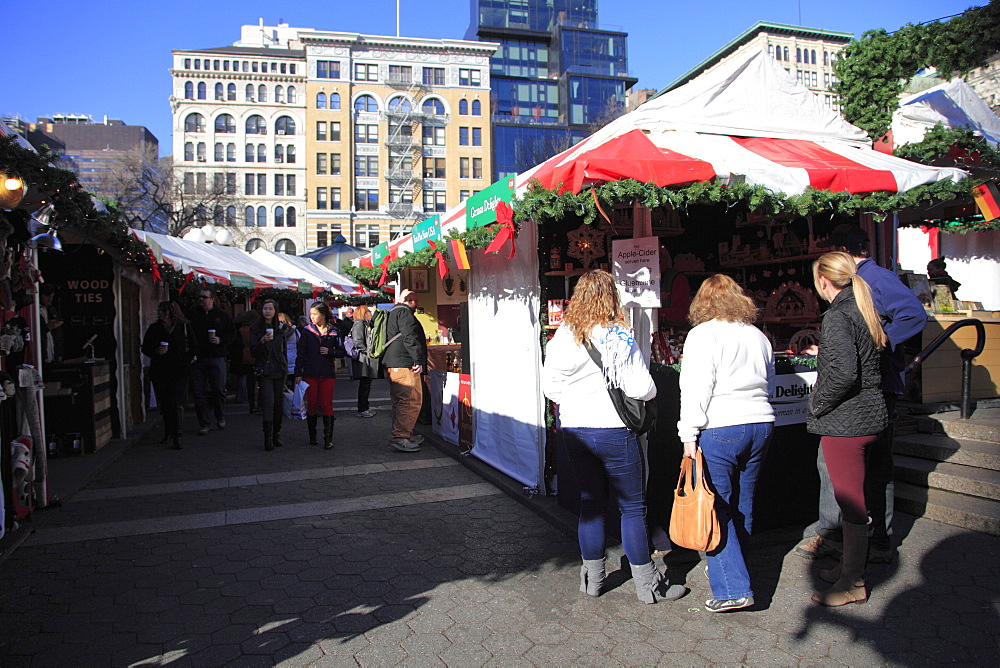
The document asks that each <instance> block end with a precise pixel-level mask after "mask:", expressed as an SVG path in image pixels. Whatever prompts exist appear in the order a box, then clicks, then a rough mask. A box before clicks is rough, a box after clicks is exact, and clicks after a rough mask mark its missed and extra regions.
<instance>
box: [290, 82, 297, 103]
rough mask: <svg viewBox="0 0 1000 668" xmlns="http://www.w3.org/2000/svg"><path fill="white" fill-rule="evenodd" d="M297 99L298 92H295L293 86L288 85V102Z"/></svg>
mask: <svg viewBox="0 0 1000 668" xmlns="http://www.w3.org/2000/svg"><path fill="white" fill-rule="evenodd" d="M297 99H298V94H297V93H296V92H295V86H289V87H288V104H295V102H296V100H297Z"/></svg>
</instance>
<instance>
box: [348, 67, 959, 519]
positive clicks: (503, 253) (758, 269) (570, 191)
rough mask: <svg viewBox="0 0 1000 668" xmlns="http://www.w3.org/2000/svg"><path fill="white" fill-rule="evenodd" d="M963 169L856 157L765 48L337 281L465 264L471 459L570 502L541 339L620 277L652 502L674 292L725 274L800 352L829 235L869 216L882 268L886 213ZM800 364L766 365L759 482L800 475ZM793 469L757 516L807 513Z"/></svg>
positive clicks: (667, 483) (668, 467)
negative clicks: (648, 430)
mask: <svg viewBox="0 0 1000 668" xmlns="http://www.w3.org/2000/svg"><path fill="white" fill-rule="evenodd" d="M965 177H966V174H965V172H963V171H962V170H958V169H947V168H944V169H942V168H934V167H928V166H924V165H920V164H916V163H912V162H908V161H905V160H901V159H898V158H895V157H893V156H890V155H886V154H883V153H877V152H875V151H873V150H872V149H871V143H870V142H869V141H868V139H867V137H866V136H865V135H864V133H863V132H862V131H861V130H859V129H858V128H856V127H854V126H851V125H849V124H848V123H846V122H845V121H843V119H842V118H840V116H839V115H837V114H836V113H834V112H832V111H830V110H829V109H827V108H825V107H824V106H823V105H822V103H821V101H819V100H818V99H817V98H816V97H815V96H814V95H813V94H812V93H811V92H809V91H808V90H807V89H806V88H804V87H803V86H801V85H800V84H798V83H797V82H796V81H795V80H794V79H793V78H792V77H790V76H789V74H788V73H787V72H786V71H785V70H784V69H782V68H781V67H780V66H778V65H777V64H776V63H775V62H774V61H773V59H771V58H769V57H767V55H766V54H764V53H759V54H752V55H750V56H748V57H747V58H745V59H744V60H739V61H734V62H731V63H729V64H727V65H726V66H724V67H722V68H720V69H719V70H717V71H715V72H712V73H709V74H706V75H704V76H702V77H699V78H698V79H696V80H694V81H692V82H691V83H689V84H688V85H686V86H684V87H682V88H679V89H677V90H675V91H672V92H670V93H668V94H666V95H662V96H660V97H658V98H655V99H653V100H651V101H650V102H647V103H646V104H645V105H643V106H641V107H640V108H638V109H637V110H636V111H634V112H632V113H630V114H627V115H625V116H622V117H621V118H619V119H617V120H615V121H613V122H611V123H610V124H609V125H607V126H606V127H605V128H603V129H602V130H600V131H599V132H597V133H596V134H594V135H592V136H591V137H589V138H587V139H585V140H584V141H582V142H581V143H579V144H577V145H576V146H574V147H572V148H570V149H568V150H566V151H564V152H563V153H561V154H559V155H557V156H555V157H553V158H551V159H550V160H547V161H546V162H544V163H542V164H540V165H538V166H536V167H535V168H533V169H531V170H529V171H527V172H525V173H523V174H520V175H518V176H516V177H512V178H510V179H505V180H503V181H501V182H499V183H497V184H494V185H493V186H491V187H490V188H488V189H486V190H484V191H482V192H481V193H479V194H478V195H476V196H474V197H473V198H470V199H469V200H468V201H467V202H465V203H464V204H463V205H461V206H459V207H456V208H455V209H452V210H451V211H449V212H447V213H445V214H444V215H442V216H441V218H440V220H438V221H437V222H436V226H435V224H434V223H432V222H426V221H425V224H426V225H427V226H428V227H430V228H431V229H430V230H429V231H428V230H417V228H415V229H414V232H413V233H412V235H409V236H408V237H405V238H403V239H400V240H396V241H394V242H392V243H390V244H387V245H386V246H384V247H383V248H380V249H377V250H376V252H374V253H373V254H372V256H371V257H370V258H366V259H364V260H362V261H361V262H360V263H358V265H359V266H358V268H357V269H356V271H355V273H354V274H352V275H354V276H355V277H361V278H365V279H369V280H379V279H381V280H384V279H385V278H386V277H387V276H389V275H390V274H397V273H399V274H401V275H402V277H403V285H404V287H406V286H407V280H408V279H407V274H408V273H409V274H410V275H411V276H412V275H413V274H412V272H413V271H416V272H417V273H416V276H417V277H418V279H419V280H422V279H423V277H424V276H425V275H429V276H431V277H434V276H440V275H442V272H444V271H451V270H452V268H453V267H459V266H462V265H463V264H465V263H466V262H467V264H468V266H469V267H470V269H469V274H468V319H467V335H466V336H464V337H463V339H462V344H463V346H465V347H466V348H467V357H468V363H467V364H466V365H464V367H463V371H465V372H466V373H467V374H468V375H469V378H468V381H469V384H470V390H471V391H470V392H469V393H468V397H467V398H465V399H463V403H465V402H467V403H468V405H469V406H470V407H471V408H470V411H469V412H470V413H471V426H472V428H471V434H470V435H469V444H470V445H471V454H472V455H473V456H476V457H478V458H480V459H482V460H484V461H486V462H487V463H490V464H491V465H493V466H495V467H496V468H498V469H499V470H501V471H503V472H505V473H507V474H508V475H510V476H512V477H514V478H515V479H517V480H519V481H521V482H522V483H523V484H524V485H525V486H526V487H527V488H530V489H533V490H536V491H539V492H543V493H550V492H552V491H554V489H553V488H557V489H558V493H559V497H560V502H561V503H564V504H565V505H567V506H570V507H572V506H574V505H575V500H574V498H573V497H574V492H575V490H573V489H572V488H571V484H570V483H571V481H569V480H567V479H566V477H565V476H563V477H559V478H558V484H557V474H558V471H559V470H560V469H561V468H562V466H560V465H559V461H558V460H559V455H558V453H557V452H556V451H555V448H554V446H553V445H552V444H551V439H549V438H548V435H550V434H551V430H550V428H551V427H552V424H553V423H552V421H551V418H550V417H549V418H547V414H548V411H547V409H546V402H545V400H544V397H543V396H542V394H541V383H540V380H539V379H540V372H541V363H542V357H543V346H544V342H545V340H546V335H547V334H550V333H551V332H552V331H553V330H554V329H555V327H557V326H558V321H559V320H558V319H559V316H560V314H561V311H562V308H564V305H565V300H566V299H568V298H569V297H570V295H571V291H572V287H573V285H574V283H575V280H576V278H577V277H578V276H579V275H581V274H582V273H584V272H585V271H587V270H589V269H591V268H596V267H604V268H607V269H608V270H609V271H612V273H614V274H615V275H616V277H617V278H618V280H619V284H620V286H626V285H628V286H629V287H628V288H626V287H622V294H623V296H624V298H625V301H626V303H627V305H628V306H629V307H630V308H629V309H627V310H628V311H629V317H630V320H631V324H632V326H633V327H634V328H635V329H636V331H637V333H638V335H639V336H638V337H637V338H638V339H639V340H640V342H641V344H642V345H643V346H644V347H645V352H646V353H647V354H648V355H649V356H650V358H651V360H652V362H653V369H654V377H655V378H656V380H657V384H658V388H659V399H658V402H659V403H660V407H659V408H660V416H661V419H660V421H659V424H658V427H657V429H656V430H655V432H653V433H652V435H651V437H650V444H649V456H650V471H651V473H650V504H651V509H652V506H653V504H654V501H656V495H657V494H660V495H661V496H662V500H663V505H666V504H667V501H666V499H667V498H668V496H669V492H670V490H671V489H672V487H673V485H674V483H675V480H676V461H678V460H679V456H680V444H679V443H678V442H677V438H676V427H675V423H676V419H677V418H676V415H677V411H678V407H679V395H678V391H677V373H676V366H671V363H674V362H676V360H675V359H673V358H674V357H676V356H677V354H678V353H679V349H680V348H681V346H682V341H683V326H682V323H683V321H684V317H683V315H684V314H686V305H685V304H678V303H674V300H675V297H676V298H678V299H680V297H684V295H686V294H693V293H694V291H695V290H696V289H697V287H698V285H699V283H700V280H701V279H702V278H704V277H705V276H707V275H709V274H711V273H716V272H724V273H729V274H731V275H733V276H734V277H735V278H736V279H737V280H738V281H739V282H740V283H741V284H742V285H744V286H746V287H747V288H748V289H749V290H750V291H751V292H752V293H753V295H754V297H755V298H756V299H757V301H758V303H759V305H760V307H761V311H762V319H761V321H760V323H759V324H760V326H761V328H762V329H763V330H764V331H765V333H766V334H767V335H768V337H769V338H770V339H771V340H772V342H773V344H774V348H775V350H777V351H785V350H791V352H792V353H797V352H798V351H799V350H801V349H802V348H805V347H806V346H807V345H809V344H810V343H813V342H815V341H816V338H817V336H818V325H819V320H820V307H819V302H818V299H817V298H816V296H815V293H814V292H813V290H812V278H811V270H810V267H811V263H812V261H813V260H814V259H815V258H816V257H818V256H819V255H820V254H821V253H822V252H823V251H822V249H821V248H820V246H819V242H820V241H821V240H823V239H825V237H826V236H827V235H828V234H829V233H830V231H831V230H832V229H833V227H835V226H836V225H838V224H840V223H844V222H851V223H858V224H861V225H862V226H864V227H866V229H867V230H868V231H869V234H870V235H871V237H872V239H873V241H874V246H875V248H876V250H877V257H879V259H880V261H881V262H883V263H885V262H886V261H887V260H889V259H891V250H892V248H893V245H892V243H891V240H892V238H893V233H894V218H893V215H892V214H893V212H895V211H898V210H901V209H906V208H908V207H912V206H915V205H916V204H917V203H920V202H924V201H935V200H950V199H954V198H955V197H957V196H959V195H961V194H964V193H967V192H968V187H967V186H966V185H965V184H963V183H961V182H962V180H963V179H964V178H965ZM871 212H878V213H877V214H873V213H871ZM512 214H513V215H512ZM515 219H516V221H517V223H518V224H519V226H518V225H516V224H515V223H514V220H515ZM515 232H516V233H515ZM427 242H430V243H431V244H432V245H431V246H430V247H425V246H423V244H425V243H427ZM479 249H485V251H486V252H483V251H482V250H479ZM466 256H467V257H468V259H467V260H466V259H465V257H466ZM889 266H892V265H889ZM678 277H679V278H678ZM664 279H666V283H664ZM682 284H683V289H682V287H681V286H682ZM682 293H683V294H682ZM678 295H679V297H678ZM661 306H662V307H663V308H660V307H661ZM674 310H676V311H678V312H681V313H682V315H681V317H679V318H678V317H677V316H676V315H675V314H674V313H673V311H674ZM808 365H809V360H807V359H804V358H797V357H795V356H794V355H788V356H787V358H784V359H782V361H781V364H780V365H779V366H780V368H781V370H782V371H784V372H787V373H783V374H782V375H781V376H780V377H779V379H778V381H777V382H776V384H775V387H774V388H773V401H774V402H775V404H776V408H777V409H778V416H779V417H778V419H779V423H778V424H779V425H780V426H781V428H780V429H779V432H778V433H779V435H778V437H777V438H776V439H775V446H774V447H773V451H774V454H773V455H772V457H771V458H770V459H769V463H768V471H766V472H765V476H764V479H763V480H762V488H766V484H765V483H766V482H767V480H768V478H769V477H770V479H771V480H776V479H780V478H782V477H784V476H785V475H786V474H789V473H790V471H789V470H788V469H787V467H788V466H792V467H793V468H796V469H797V470H799V471H801V470H806V469H811V470H812V471H815V448H816V441H815V439H811V438H810V437H808V436H807V435H806V434H805V430H804V425H803V424H802V423H803V422H804V419H805V416H804V410H803V408H804V401H805V396H806V394H807V393H808V388H809V386H810V385H811V384H812V382H814V375H815V373H814V372H813V371H811V369H809V366H808ZM547 420H548V424H547ZM807 450H811V452H806V451H807ZM671 457H674V463H670V462H668V461H666V460H668V459H670V458H671ZM798 479H803V476H802V475H797V477H795V478H793V482H787V481H786V483H784V484H782V485H780V486H778V487H780V489H781V494H780V495H774V497H775V498H773V499H772V505H773V506H774V511H773V513H772V515H778V514H781V513H784V516H783V517H781V518H777V517H774V518H773V519H772V521H773V522H776V523H777V522H782V521H796V520H798V519H800V518H799V517H795V516H794V515H795V514H796V512H798V511H796V509H797V508H805V509H806V510H805V512H808V505H809V504H808V503H807V501H808V498H809V495H810V494H811V495H812V497H813V498H815V490H814V489H813V490H812V491H810V490H808V489H806V488H807V487H808V486H809V484H810V483H811V484H812V485H813V487H814V486H815V473H813V474H812V478H810V477H809V476H805V477H804V482H803V483H802V484H801V485H798V486H797V483H796V482H794V480H798ZM779 496H780V498H778V497H779ZM781 508H784V510H779V509H781ZM788 509H791V510H788ZM651 514H655V513H653V511H652V510H651ZM766 514H767V513H765V515H766ZM654 519H655V518H654ZM765 524H766V522H765Z"/></svg>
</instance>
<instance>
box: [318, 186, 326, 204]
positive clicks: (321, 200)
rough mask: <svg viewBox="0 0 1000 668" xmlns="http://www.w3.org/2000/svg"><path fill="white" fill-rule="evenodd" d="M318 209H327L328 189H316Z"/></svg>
mask: <svg viewBox="0 0 1000 668" xmlns="http://www.w3.org/2000/svg"><path fill="white" fill-rule="evenodd" d="M316 208H317V209H325V208H326V188H316Z"/></svg>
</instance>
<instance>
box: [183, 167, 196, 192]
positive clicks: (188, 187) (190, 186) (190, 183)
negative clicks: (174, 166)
mask: <svg viewBox="0 0 1000 668" xmlns="http://www.w3.org/2000/svg"><path fill="white" fill-rule="evenodd" d="M184 194H185V195H193V194H194V173H193V172H185V173H184Z"/></svg>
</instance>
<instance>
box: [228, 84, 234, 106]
mask: <svg viewBox="0 0 1000 668" xmlns="http://www.w3.org/2000/svg"><path fill="white" fill-rule="evenodd" d="M226 99H227V100H229V101H230V102H235V101H236V84H233V83H231V84H229V85H228V86H226Z"/></svg>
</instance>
